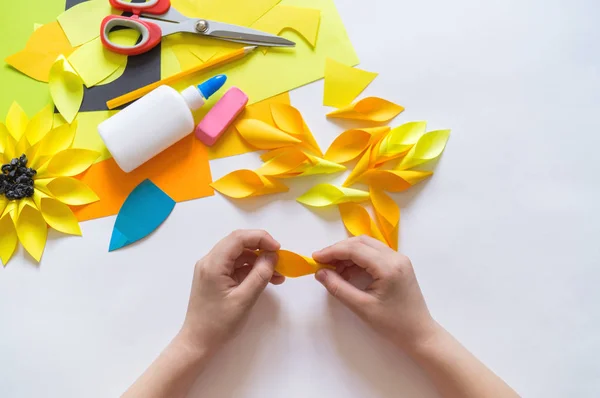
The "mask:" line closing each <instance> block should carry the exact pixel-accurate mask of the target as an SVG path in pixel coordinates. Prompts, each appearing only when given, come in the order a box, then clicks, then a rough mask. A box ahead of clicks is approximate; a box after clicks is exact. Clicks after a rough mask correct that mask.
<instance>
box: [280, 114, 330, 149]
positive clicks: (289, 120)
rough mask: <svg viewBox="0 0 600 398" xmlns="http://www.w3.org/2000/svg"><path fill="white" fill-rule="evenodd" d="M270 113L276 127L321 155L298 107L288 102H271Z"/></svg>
mask: <svg viewBox="0 0 600 398" xmlns="http://www.w3.org/2000/svg"><path fill="white" fill-rule="evenodd" d="M271 115H272V116H273V121H274V122H275V125H276V126H277V127H278V128H280V129H281V130H283V131H285V132H286V133H288V134H291V135H293V136H294V137H296V138H298V139H299V140H300V141H302V145H303V146H305V147H306V148H308V149H310V150H311V151H313V152H315V153H316V154H317V155H319V156H321V157H322V156H323V152H321V148H320V147H319V144H318V143H317V141H316V140H315V137H314V136H313V134H312V132H311V131H310V129H309V128H308V126H307V125H306V123H305V122H304V119H303V118H302V114H301V113H300V111H298V109H296V108H294V107H293V106H291V105H288V104H271Z"/></svg>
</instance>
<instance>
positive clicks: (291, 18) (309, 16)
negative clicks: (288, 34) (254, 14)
mask: <svg viewBox="0 0 600 398" xmlns="http://www.w3.org/2000/svg"><path fill="white" fill-rule="evenodd" d="M320 22H321V11H320V10H316V9H311V8H302V7H292V6H286V5H278V6H275V7H273V9H272V10H270V11H269V12H268V13H266V14H265V15H263V16H262V17H261V18H260V19H259V20H258V21H256V22H255V23H254V24H252V29H257V30H260V31H263V32H268V33H272V34H274V35H279V34H280V33H281V32H282V31H284V30H285V29H290V30H293V31H294V32H296V33H298V34H299V35H300V36H301V37H303V38H304V40H306V41H307V42H308V44H310V46H311V47H313V48H314V47H315V45H316V44H317V35H318V33H319V24H320ZM267 49H268V48H267V47H265V48H264V49H263V52H266V51H267Z"/></svg>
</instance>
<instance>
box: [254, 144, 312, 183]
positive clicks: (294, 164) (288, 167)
mask: <svg viewBox="0 0 600 398" xmlns="http://www.w3.org/2000/svg"><path fill="white" fill-rule="evenodd" d="M280 150H281V151H280ZM274 151H279V152H280V153H279V154H277V156H275V157H273V158H270V159H268V160H267V161H266V162H265V163H264V164H263V165H262V166H261V167H260V168H259V169H257V170H255V171H256V173H258V174H261V175H263V176H289V174H290V173H295V174H294V175H297V174H299V172H298V168H299V167H300V166H302V165H303V164H305V163H307V162H308V161H309V158H308V156H307V155H306V154H305V153H304V152H302V151H301V150H300V149H298V148H295V147H286V148H279V149H275V150H274ZM271 152H273V151H271Z"/></svg>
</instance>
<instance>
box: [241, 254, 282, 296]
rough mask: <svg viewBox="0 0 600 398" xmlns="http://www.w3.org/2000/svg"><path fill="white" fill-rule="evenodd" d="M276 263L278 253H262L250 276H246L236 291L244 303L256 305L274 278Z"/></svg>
mask: <svg viewBox="0 0 600 398" xmlns="http://www.w3.org/2000/svg"><path fill="white" fill-rule="evenodd" d="M276 263H277V254H276V253H274V252H263V253H261V254H260V255H259V256H258V258H257V259H256V262H255V263H254V266H253V267H252V269H251V270H250V272H249V273H248V276H246V278H245V279H244V280H243V281H242V283H241V284H240V286H239V287H238V288H237V289H236V290H235V294H236V295H240V296H241V299H242V300H243V301H244V302H247V303H249V304H251V305H252V304H254V303H255V302H256V300H257V299H258V297H259V296H260V294H261V293H262V292H263V290H265V287H267V284H268V283H269V281H270V280H271V279H272V278H273V274H274V273H275V264H276Z"/></svg>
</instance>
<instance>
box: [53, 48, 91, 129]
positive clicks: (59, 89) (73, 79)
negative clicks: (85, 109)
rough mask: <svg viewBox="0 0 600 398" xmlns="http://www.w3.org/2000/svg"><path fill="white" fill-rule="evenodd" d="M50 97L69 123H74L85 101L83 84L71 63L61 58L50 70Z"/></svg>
mask: <svg viewBox="0 0 600 398" xmlns="http://www.w3.org/2000/svg"><path fill="white" fill-rule="evenodd" d="M48 80H49V83H48V85H49V87H50V95H51V96H52V101H53V102H54V104H55V105H56V108H57V109H58V111H59V112H60V114H61V115H62V117H63V118H65V120H66V121H67V122H68V123H73V120H74V119H75V116H77V113H78V112H79V107H80V106H81V103H82V101H83V83H82V81H81V78H80V77H79V75H78V74H77V73H76V72H75V71H74V70H73V68H72V67H71V65H70V64H69V61H67V60H66V59H65V57H63V56H60V57H58V59H57V60H56V62H55V63H54V64H53V65H52V68H50V77H49V79H48Z"/></svg>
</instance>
